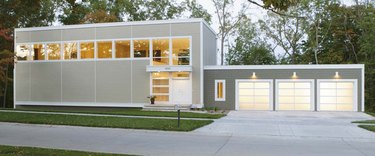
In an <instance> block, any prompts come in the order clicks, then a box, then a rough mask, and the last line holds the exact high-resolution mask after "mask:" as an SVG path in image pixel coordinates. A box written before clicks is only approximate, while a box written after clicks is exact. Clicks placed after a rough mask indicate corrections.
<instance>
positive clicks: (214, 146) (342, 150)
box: [0, 111, 375, 156]
mask: <svg viewBox="0 0 375 156" xmlns="http://www.w3.org/2000/svg"><path fill="white" fill-rule="evenodd" d="M364 119H373V118H372V117H370V116H368V115H366V114H363V113H325V112H319V113H316V112H247V111H233V112H231V113H229V115H228V116H227V117H224V118H222V119H219V120H216V121H215V122H214V123H213V124H211V125H209V126H206V127H203V128H200V129H197V130H195V131H193V132H165V131H148V130H130V129H113V128H90V127H74V126H50V125H29V124H17V123H1V122H0V144H2V145H16V146H32V147H46V148H57V149H71V150H83V151H94V152H109V153H124V154H136V155H162V156H166V155H174V156H175V155H186V156H191V155H194V156H199V155H202V156H207V155H218V156H226V155H236V156H242V155H243V156H249V155H254V156H326V155H327V156H373V155H375V148H374V147H375V133H372V132H368V131H366V130H363V129H361V128H358V127H356V125H355V124H351V123H350V122H351V121H353V120H364Z"/></svg>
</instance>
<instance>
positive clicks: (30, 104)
mask: <svg viewBox="0 0 375 156" xmlns="http://www.w3.org/2000/svg"><path fill="white" fill-rule="evenodd" d="M145 104H147V103H99V102H98V103H94V102H45V101H33V102H30V101H16V102H15V105H18V106H19V105H21V106H22V105H24V106H86V107H144V105H145Z"/></svg>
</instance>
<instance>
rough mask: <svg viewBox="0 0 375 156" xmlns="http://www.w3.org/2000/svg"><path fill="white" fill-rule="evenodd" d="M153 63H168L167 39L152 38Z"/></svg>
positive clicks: (156, 64) (155, 64)
mask: <svg viewBox="0 0 375 156" xmlns="http://www.w3.org/2000/svg"><path fill="white" fill-rule="evenodd" d="M152 57H153V65H154V66H158V65H169V39H154V40H152Z"/></svg>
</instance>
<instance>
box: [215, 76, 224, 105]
mask: <svg viewBox="0 0 375 156" xmlns="http://www.w3.org/2000/svg"><path fill="white" fill-rule="evenodd" d="M218 83H223V98H219V97H217V91H218V90H217V84H218ZM225 90H226V84H225V80H215V101H225V94H226V92H225Z"/></svg>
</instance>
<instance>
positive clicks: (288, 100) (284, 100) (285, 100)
mask: <svg viewBox="0 0 375 156" xmlns="http://www.w3.org/2000/svg"><path fill="white" fill-rule="evenodd" d="M284 103H294V97H292V96H290V97H288V96H282V97H279V104H284Z"/></svg>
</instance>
